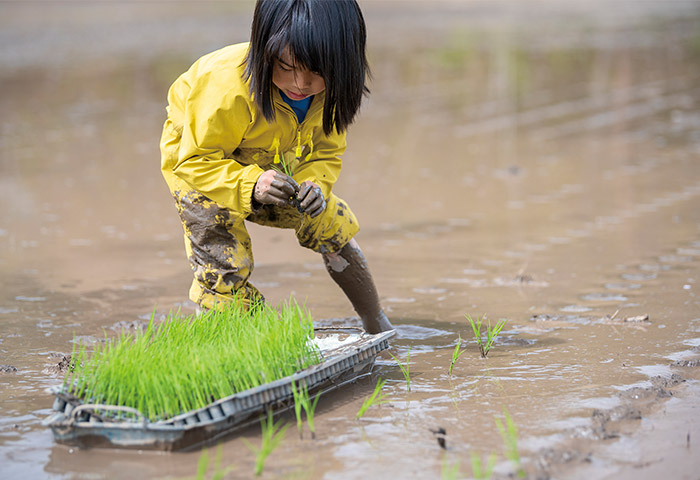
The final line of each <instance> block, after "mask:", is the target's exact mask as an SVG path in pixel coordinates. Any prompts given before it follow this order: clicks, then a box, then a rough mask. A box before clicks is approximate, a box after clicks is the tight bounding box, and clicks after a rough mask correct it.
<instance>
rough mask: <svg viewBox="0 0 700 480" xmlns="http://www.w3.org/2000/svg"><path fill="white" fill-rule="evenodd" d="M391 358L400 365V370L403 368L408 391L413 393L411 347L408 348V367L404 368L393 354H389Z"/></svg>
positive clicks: (402, 371)
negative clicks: (410, 362) (410, 361)
mask: <svg viewBox="0 0 700 480" xmlns="http://www.w3.org/2000/svg"><path fill="white" fill-rule="evenodd" d="M389 355H391V358H393V359H394V360H395V361H396V363H398V365H399V368H401V373H403V378H405V379H406V391H408V392H410V391H411V366H410V365H409V359H410V356H411V347H408V352H406V366H404V365H403V364H402V363H401V361H400V360H399V359H398V358H396V357H395V356H394V354H393V353H391V352H389Z"/></svg>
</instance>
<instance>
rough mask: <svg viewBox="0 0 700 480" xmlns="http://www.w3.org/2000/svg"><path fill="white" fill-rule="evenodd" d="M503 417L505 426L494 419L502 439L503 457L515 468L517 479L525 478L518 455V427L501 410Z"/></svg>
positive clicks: (508, 415) (504, 409)
mask: <svg viewBox="0 0 700 480" xmlns="http://www.w3.org/2000/svg"><path fill="white" fill-rule="evenodd" d="M503 416H504V417H505V419H506V423H505V425H503V422H502V421H501V419H500V418H498V417H496V418H495V420H496V427H498V432H499V433H500V434H501V438H502V439H503V443H504V448H505V456H506V458H507V459H508V460H510V463H512V464H513V467H515V472H516V474H517V476H518V478H525V470H523V468H522V466H521V464H520V454H519V453H518V427H517V425H515V422H514V421H513V418H512V417H511V416H510V414H509V413H508V410H507V409H506V408H505V407H504V408H503Z"/></svg>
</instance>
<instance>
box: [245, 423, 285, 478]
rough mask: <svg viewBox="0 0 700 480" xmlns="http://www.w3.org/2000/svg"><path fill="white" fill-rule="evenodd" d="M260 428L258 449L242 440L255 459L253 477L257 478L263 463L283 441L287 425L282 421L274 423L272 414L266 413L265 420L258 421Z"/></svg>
mask: <svg viewBox="0 0 700 480" xmlns="http://www.w3.org/2000/svg"><path fill="white" fill-rule="evenodd" d="M260 426H261V427H262V443H261V445H260V448H257V447H255V446H254V445H252V444H251V443H250V442H249V441H248V440H246V439H245V438H243V439H242V440H243V443H245V444H246V446H247V447H248V448H249V449H250V451H251V452H253V453H254V454H255V455H256V457H255V475H256V476H259V475H260V474H262V472H263V470H264V469H265V461H266V460H267V457H268V456H269V455H270V454H271V453H272V451H273V450H274V449H276V448H277V447H278V446H279V444H280V443H282V440H283V439H284V434H285V433H286V432H287V428H289V424H282V420H279V421H277V422H275V421H274V416H273V415H272V412H267V419H266V420H261V421H260Z"/></svg>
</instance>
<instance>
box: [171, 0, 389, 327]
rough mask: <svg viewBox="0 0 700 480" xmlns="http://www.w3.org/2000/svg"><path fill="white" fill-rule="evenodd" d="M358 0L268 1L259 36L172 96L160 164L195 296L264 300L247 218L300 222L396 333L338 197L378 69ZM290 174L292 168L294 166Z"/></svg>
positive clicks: (216, 56)
mask: <svg viewBox="0 0 700 480" xmlns="http://www.w3.org/2000/svg"><path fill="white" fill-rule="evenodd" d="M365 38H366V33H365V24H364V19H363V17H362V12H361V11H360V8H359V6H358V5H357V3H356V1H355V0H335V1H326V0H259V1H258V2H257V4H256V6H255V13H254V17H253V25H252V30H251V40H250V43H245V44H238V45H232V46H228V47H225V48H223V49H221V50H218V51H215V52H213V53H211V54H208V55H205V56H204V57H202V58H200V59H199V60H197V61H196V62H195V63H194V65H192V67H190V69H189V70H188V71H187V72H185V73H184V74H182V75H181V76H180V77H179V78H178V79H177V80H176V81H175V83H173V85H172V86H171V87H170V91H169V92H168V107H167V112H168V118H167V120H166V121H165V125H164V127H163V136H162V139H161V157H162V158H161V163H162V165H161V169H162V172H163V176H164V177H165V180H166V182H167V183H168V187H169V188H170V191H171V193H172V194H173V197H174V198H175V203H176V206H177V209H178V212H179V214H180V218H181V220H182V224H183V227H184V230H185V250H186V253H187V256H188V258H189V261H190V264H191V266H192V270H193V271H194V281H193V282H192V287H191V288H190V298H191V299H192V300H193V301H194V302H196V303H197V304H198V305H199V306H201V307H203V308H215V307H216V305H217V304H219V303H221V302H227V301H231V300H233V299H234V298H237V299H239V300H242V301H244V302H247V303H250V302H256V301H264V299H263V297H262V295H261V294H260V292H258V290H257V289H256V288H255V287H254V286H253V285H251V284H250V282H248V279H249V277H250V274H251V272H252V270H253V254H252V250H251V243H250V237H249V235H248V232H247V230H246V227H245V221H246V220H247V221H251V222H255V223H258V224H261V225H267V226H272V227H278V228H291V229H294V231H295V232H296V235H297V239H298V241H299V244H300V245H302V246H304V247H306V248H310V249H312V250H314V251H316V252H318V253H320V254H321V255H322V257H323V260H324V263H325V265H326V269H327V270H328V272H329V273H330V275H331V278H333V280H335V282H336V283H337V284H338V285H339V286H340V287H341V289H342V290H343V291H344V292H345V294H346V295H347V297H348V299H349V300H350V302H351V303H352V305H353V307H354V308H355V310H356V311H357V313H358V314H359V316H360V318H361V320H362V324H363V326H364V328H365V330H367V331H368V332H370V333H379V332H382V331H386V330H390V329H392V328H393V327H392V325H391V323H390V322H389V320H388V319H387V317H386V315H385V314H384V312H383V311H382V309H381V307H380V305H379V298H378V295H377V290H376V288H375V286H374V282H373V280H372V276H371V274H370V272H369V269H368V267H367V262H366V260H365V257H364V255H363V254H362V251H361V250H360V247H359V246H358V244H357V242H356V241H355V240H354V239H353V236H354V235H355V234H356V233H357V231H358V230H359V226H358V224H357V219H356V218H355V216H354V215H353V213H352V211H351V210H350V208H349V207H348V205H347V204H346V203H345V202H344V201H343V200H341V199H340V198H338V197H336V196H335V195H334V194H333V193H332V191H331V190H332V188H333V184H334V183H335V181H336V180H337V178H338V174H339V173H340V169H341V163H342V162H341V159H340V155H342V154H343V152H344V151H345V131H346V129H347V127H348V126H349V125H350V124H351V123H352V122H353V120H354V118H355V114H356V113H357V111H358V109H359V107H360V102H361V100H362V96H363V94H365V93H366V92H368V90H367V88H366V87H365V78H366V76H368V74H369V68H368V65H367V59H366V56H365ZM284 172H286V173H284Z"/></svg>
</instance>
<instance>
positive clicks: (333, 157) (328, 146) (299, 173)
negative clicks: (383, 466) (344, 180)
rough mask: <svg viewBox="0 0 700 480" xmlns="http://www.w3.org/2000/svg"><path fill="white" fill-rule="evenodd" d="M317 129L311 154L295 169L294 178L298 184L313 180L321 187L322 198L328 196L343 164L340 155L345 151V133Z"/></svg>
mask: <svg viewBox="0 0 700 480" xmlns="http://www.w3.org/2000/svg"><path fill="white" fill-rule="evenodd" d="M317 131H320V134H316V135H314V137H315V138H313V142H314V143H313V149H312V151H311V154H310V155H307V157H306V158H305V159H304V160H303V161H302V162H300V163H299V166H298V167H297V168H296V169H295V170H296V171H295V173H294V180H296V181H297V183H299V184H301V183H302V182H304V181H306V180H310V181H312V182H314V183H315V184H316V185H318V186H319V187H321V191H322V192H323V196H324V198H328V196H329V195H330V193H331V190H332V189H333V185H334V184H335V182H336V180H338V176H339V175H340V169H341V167H342V164H343V161H342V160H341V158H340V156H341V155H342V154H343V153H344V152H345V147H346V142H345V133H342V134H338V133H337V132H336V131H335V130H333V132H332V133H331V134H330V135H325V134H324V133H323V129H322V128H319V129H318V130H317Z"/></svg>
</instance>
